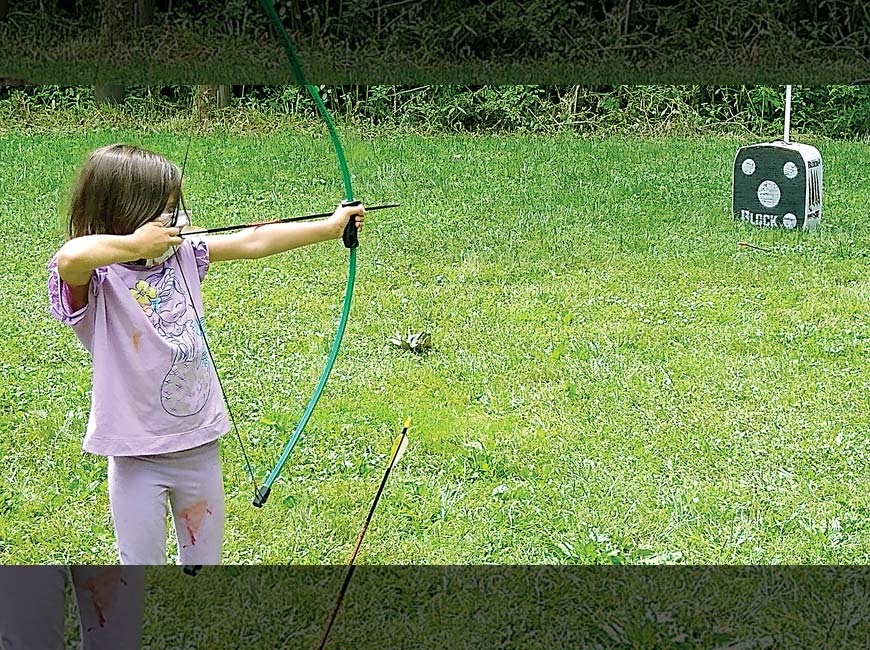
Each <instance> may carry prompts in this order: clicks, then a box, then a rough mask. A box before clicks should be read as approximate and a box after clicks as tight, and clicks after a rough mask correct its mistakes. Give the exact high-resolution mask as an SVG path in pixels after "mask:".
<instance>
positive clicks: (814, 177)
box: [731, 140, 822, 230]
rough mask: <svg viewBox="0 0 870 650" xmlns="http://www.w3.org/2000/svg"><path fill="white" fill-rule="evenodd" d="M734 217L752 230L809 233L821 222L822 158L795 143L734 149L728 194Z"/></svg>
mask: <svg viewBox="0 0 870 650" xmlns="http://www.w3.org/2000/svg"><path fill="white" fill-rule="evenodd" d="M731 207H732V211H733V213H734V218H735V219H737V220H738V221H748V222H749V223H752V224H755V225H756V226H767V227H771V228H777V227H782V228H787V229H792V228H803V229H804V230H810V229H812V228H815V227H816V226H818V225H819V223H820V222H821V220H822V156H821V155H820V154H819V150H818V149H816V148H815V147H811V146H810V145H807V144H800V143H797V142H783V141H781V140H779V141H776V142H768V143H762V144H753V145H750V146H747V147H742V148H741V149H738V150H737V155H736V156H735V157H734V183H733V185H732V190H731Z"/></svg>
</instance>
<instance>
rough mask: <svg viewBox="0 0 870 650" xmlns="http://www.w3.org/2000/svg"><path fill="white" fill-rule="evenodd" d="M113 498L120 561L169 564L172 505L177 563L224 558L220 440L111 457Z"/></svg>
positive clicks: (110, 476)
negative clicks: (166, 451) (164, 451)
mask: <svg viewBox="0 0 870 650" xmlns="http://www.w3.org/2000/svg"><path fill="white" fill-rule="evenodd" d="M109 502H110V504H111V509H112V519H113V520H114V522H115V535H116V537H117V540H118V553H119V554H120V556H121V564H149V565H154V564H166V517H167V515H168V514H169V512H170V511H171V513H172V519H173V521H174V523H175V537H176V540H177V541H178V563H179V564H184V565H206V564H220V562H221V548H222V546H223V536H224V515H225V512H224V484H223V476H222V475H221V465H220V456H219V454H218V443H217V441H215V442H211V443H208V444H206V445H203V446H201V447H196V448H194V449H188V450H186V451H179V452H175V453H172V454H160V455H156V456H112V457H110V458H109Z"/></svg>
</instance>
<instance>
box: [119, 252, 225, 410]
mask: <svg viewBox="0 0 870 650" xmlns="http://www.w3.org/2000/svg"><path fill="white" fill-rule="evenodd" d="M130 293H131V294H132V296H133V298H134V299H135V300H136V302H138V303H139V306H140V307H142V311H143V312H144V313H145V316H146V317H147V318H148V320H149V321H150V322H151V324H152V325H153V326H154V329H156V330H157V332H158V333H159V334H160V336H161V337H163V339H165V340H166V341H168V342H169V344H170V345H171V346H172V361H171V365H170V368H169V371H168V372H167V373H166V376H165V377H164V379H163V383H162V386H161V389H160V401H161V404H162V405H163V409H164V410H165V411H166V412H167V413H169V414H170V415H174V416H176V417H185V416H188V415H194V414H196V413H199V412H200V411H201V410H202V409H203V407H204V406H205V405H206V403H207V402H208V397H209V395H210V393H211V368H210V367H209V361H208V354H207V353H206V349H205V345H204V344H203V338H204V335H203V324H202V322H201V320H200V319H198V318H196V316H195V311H194V309H193V305H191V304H190V301H189V299H188V297H187V294H186V293H185V292H184V291H182V289H181V287H180V286H179V284H178V278H177V274H176V272H175V269H172V268H164V269H162V270H161V271H158V272H156V273H152V274H151V275H149V276H148V277H146V278H145V279H140V280H138V281H137V282H136V285H135V286H134V287H133V288H132V289H130Z"/></svg>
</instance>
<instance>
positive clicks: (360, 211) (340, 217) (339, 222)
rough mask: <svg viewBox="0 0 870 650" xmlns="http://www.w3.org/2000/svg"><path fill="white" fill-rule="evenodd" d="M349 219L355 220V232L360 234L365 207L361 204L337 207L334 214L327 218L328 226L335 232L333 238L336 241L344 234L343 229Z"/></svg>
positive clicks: (364, 216)
mask: <svg viewBox="0 0 870 650" xmlns="http://www.w3.org/2000/svg"><path fill="white" fill-rule="evenodd" d="M351 219H356V229H357V232H361V231H362V229H363V223H364V222H365V220H366V207H365V206H364V205H362V204H360V205H349V206H347V207H342V205H341V204H339V205H338V207H337V208H336V209H335V212H333V213H332V216H331V217H329V224H330V225H331V226H332V227H333V229H334V231H335V235H333V236H334V237H335V238H336V239H337V238H339V237H341V234H342V233H343V232H344V227H345V226H346V225H347V222H348V221H350V220H351Z"/></svg>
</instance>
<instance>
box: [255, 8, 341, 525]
mask: <svg viewBox="0 0 870 650" xmlns="http://www.w3.org/2000/svg"><path fill="white" fill-rule="evenodd" d="M260 5H261V6H262V7H263V11H265V12H266V15H267V16H268V18H269V21H270V22H271V23H272V25H273V27H274V28H275V31H276V33H277V34H278V39H279V40H280V41H281V45H282V46H283V47H284V52H285V53H286V54H287V58H288V60H289V61H290V67H291V68H292V69H293V75H294V76H295V78H296V81H297V82H298V83H299V84H300V85H301V86H304V87H305V88H306V89H307V90H308V94H310V95H311V98H312V99H313V100H314V103H315V104H316V105H317V109H318V111H319V112H320V115H321V116H322V117H323V120H324V121H325V122H326V127H327V129H328V130H329V137H330V139H331V140H332V146H333V148H334V149H335V155H336V156H337V158H338V166H339V168H340V169H341V175H342V180H343V182H344V194H345V197H346V200H347V201H353V187H352V185H351V182H350V170H349V169H348V166H347V160H346V159H345V156H344V148H343V147H342V146H341V140H340V139H339V137H338V132H337V131H336V129H335V124H334V123H333V121H332V117H331V116H330V114H329V111H328V110H326V105H325V104H324V103H323V100H322V99H321V98H320V93H319V92H318V91H317V88H316V87H315V86H312V85H310V84H308V83H307V82H306V81H305V75H304V74H303V72H302V66H301V65H300V64H299V60H298V58H297V57H296V52H295V50H294V49H293V43H292V42H291V41H290V35H289V34H288V33H287V30H286V29H285V28H284V25H283V23H282V22H281V19H280V18H279V17H278V14H277V13H276V12H275V7H274V6H273V5H272V2H271V0H260ZM352 222H353V219H351V220H350V222H349V223H352ZM348 247H349V248H350V261H349V263H348V270H347V287H346V289H345V292H344V304H343V306H342V309H341V319H340V320H339V322H338V329H337V330H336V333H335V338H334V339H333V341H332V348H331V349H330V351H329V356H328V357H327V359H326V365H325V366H324V368H323V372H322V373H321V374H320V379H319V380H318V382H317V386H316V388H315V389H314V393H313V394H312V395H311V399H310V400H309V401H308V405H307V406H306V407H305V411H304V412H303V413H302V417H301V418H300V420H299V423H298V424H297V425H296V428H295V429H294V430H293V433H292V434H291V436H290V438H289V439H288V440H287V443H286V444H285V445H284V449H283V450H282V452H281V456H280V457H279V458H278V461H277V462H276V463H275V466H274V467H273V468H272V470H271V471H270V472H269V475H268V477H266V480H265V481H264V482H263V485H262V486H261V487H259V488H258V489H257V493H256V496H255V497H254V506H256V507H258V508H262V507H263V505H265V503H266V500H267V499H268V498H269V493H270V492H271V490H272V484H273V483H274V482H275V480H276V479H277V478H278V476H279V475H280V473H281V470H282V469H283V468H284V464H285V463H286V462H287V459H288V458H289V457H290V453H291V452H292V451H293V448H294V447H295V446H296V443H297V441H298V440H299V437H300V436H301V435H302V431H303V430H304V429H305V425H306V424H308V420H309V418H310V417H311V414H312V413H313V412H314V407H315V406H317V401H318V400H319V399H320V395H321V393H322V392H323V388H324V386H326V381H327V380H328V379H329V374H330V373H331V372H332V366H333V364H334V363H335V358H336V357H337V356H338V350H339V348H340V347H341V339H342V337H343V336H344V330H345V327H346V326H347V319H348V315H349V314H350V304H351V300H352V298H353V287H354V281H355V279H356V247H355V246H353V247H351V246H348Z"/></svg>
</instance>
